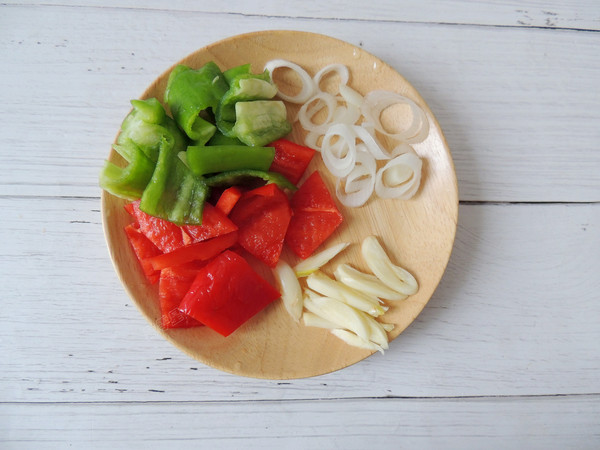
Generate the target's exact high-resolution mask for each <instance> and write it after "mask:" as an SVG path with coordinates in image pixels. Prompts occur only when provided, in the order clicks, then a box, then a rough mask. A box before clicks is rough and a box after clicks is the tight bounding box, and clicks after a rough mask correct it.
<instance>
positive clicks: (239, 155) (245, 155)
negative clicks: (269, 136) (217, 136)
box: [186, 145, 275, 176]
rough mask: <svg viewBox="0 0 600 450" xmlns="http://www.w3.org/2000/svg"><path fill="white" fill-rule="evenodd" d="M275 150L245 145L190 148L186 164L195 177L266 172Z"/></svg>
mask: <svg viewBox="0 0 600 450" xmlns="http://www.w3.org/2000/svg"><path fill="white" fill-rule="evenodd" d="M274 157H275V149H274V148H272V147H247V146H245V145H213V146H208V147H204V146H190V147H188V149H187V152H186V163H187V166H188V167H189V168H190V170H191V171H192V172H193V173H194V175H196V176H202V175H206V174H208V173H217V172H229V171H232V170H241V169H251V170H262V171H266V170H268V169H269V167H271V163H272V162H273V158H274Z"/></svg>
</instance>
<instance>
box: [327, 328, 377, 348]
mask: <svg viewBox="0 0 600 450" xmlns="http://www.w3.org/2000/svg"><path fill="white" fill-rule="evenodd" d="M331 333H332V334H333V335H334V336H336V337H338V338H340V339H341V340H342V341H344V342H345V343H346V344H348V345H351V346H352V347H358V348H364V349H366V350H373V351H378V352H381V354H383V348H381V346H379V345H377V344H375V343H374V342H370V341H367V340H365V339H362V338H361V337H360V336H357V335H356V334H354V333H351V332H350V331H348V330H340V329H335V330H331Z"/></svg>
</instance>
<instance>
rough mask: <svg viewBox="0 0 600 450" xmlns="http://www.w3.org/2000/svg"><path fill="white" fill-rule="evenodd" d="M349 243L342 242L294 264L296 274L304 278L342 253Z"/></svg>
mask: <svg viewBox="0 0 600 450" xmlns="http://www.w3.org/2000/svg"><path fill="white" fill-rule="evenodd" d="M349 245H350V243H349V242H341V243H339V244H336V245H334V246H332V247H329V248H327V249H325V250H323V251H320V252H318V253H314V254H313V255H311V256H309V257H308V258H306V259H305V260H304V261H300V262H299V263H298V264H296V265H295V266H294V272H295V273H296V276H297V277H298V278H302V277H306V276H308V275H310V274H311V273H313V272H315V271H316V270H318V269H319V268H321V267H322V266H324V265H325V264H327V263H328V262H329V261H331V260H332V259H333V258H334V257H335V256H336V255H337V254H338V253H340V252H341V251H342V250H344V249H345V248H346V247H348V246H349Z"/></svg>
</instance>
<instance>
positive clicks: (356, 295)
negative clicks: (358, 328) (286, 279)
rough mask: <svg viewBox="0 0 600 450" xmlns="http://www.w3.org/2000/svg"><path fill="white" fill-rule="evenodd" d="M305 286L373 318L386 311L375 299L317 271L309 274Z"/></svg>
mask: <svg viewBox="0 0 600 450" xmlns="http://www.w3.org/2000/svg"><path fill="white" fill-rule="evenodd" d="M306 284H307V285H308V287H309V288H310V289H312V290H313V291H315V292H318V293H319V294H321V295H325V296H327V297H331V298H335V299H338V300H340V301H342V302H344V303H346V304H348V305H350V306H352V307H354V308H356V309H358V310H359V311H363V312H366V313H367V314H369V315H371V316H374V317H378V316H381V315H382V314H383V313H385V311H386V309H387V308H385V307H383V306H381V304H380V303H379V299H378V298H377V297H373V296H370V295H367V294H364V293H362V292H360V291H357V290H355V289H352V288H351V287H349V286H346V285H345V284H343V283H340V282H339V281H336V280H332V279H331V278H329V277H328V276H327V275H325V274H324V273H322V272H319V271H317V272H313V273H311V274H310V275H309V276H308V277H307V278H306Z"/></svg>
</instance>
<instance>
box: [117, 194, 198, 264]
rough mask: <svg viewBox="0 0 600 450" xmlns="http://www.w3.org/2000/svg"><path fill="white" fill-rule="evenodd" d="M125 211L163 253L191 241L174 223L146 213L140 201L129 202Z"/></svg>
mask: <svg viewBox="0 0 600 450" xmlns="http://www.w3.org/2000/svg"><path fill="white" fill-rule="evenodd" d="M126 209H127V211H130V210H131V211H132V215H133V217H134V218H135V219H136V221H137V222H138V224H139V225H140V231H141V232H142V233H143V234H144V235H145V236H146V237H147V238H148V239H149V240H150V241H151V242H152V243H153V244H154V245H156V247H158V249H159V250H160V251H162V252H163V253H168V252H172V251H173V250H176V249H178V248H181V247H183V246H185V245H187V244H189V243H191V241H192V238H191V237H190V236H189V235H188V234H187V233H186V232H185V231H183V229H182V228H180V227H178V226H177V225H175V224H174V223H171V222H169V221H168V220H164V219H161V218H159V217H154V216H151V215H149V214H146V213H145V212H144V211H142V210H141V209H140V201H139V200H137V201H135V202H133V203H131V204H130V205H129V206H128V207H127V208H126Z"/></svg>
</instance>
